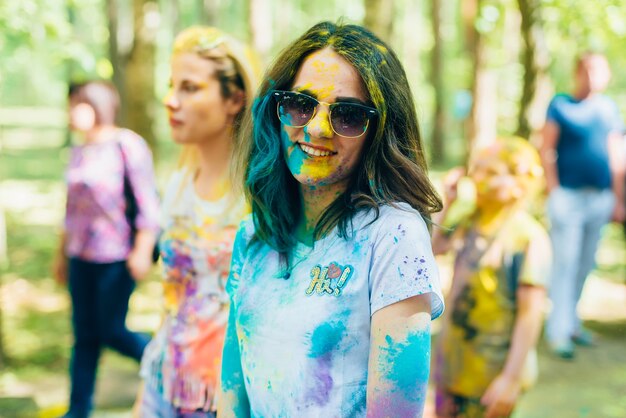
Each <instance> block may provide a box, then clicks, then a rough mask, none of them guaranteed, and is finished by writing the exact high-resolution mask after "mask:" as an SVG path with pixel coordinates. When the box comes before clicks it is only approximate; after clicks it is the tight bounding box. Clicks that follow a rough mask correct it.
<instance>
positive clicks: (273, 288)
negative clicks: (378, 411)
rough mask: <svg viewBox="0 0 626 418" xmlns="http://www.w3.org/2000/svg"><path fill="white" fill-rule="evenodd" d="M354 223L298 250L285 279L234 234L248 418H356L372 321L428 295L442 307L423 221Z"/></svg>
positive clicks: (411, 213)
mask: <svg viewBox="0 0 626 418" xmlns="http://www.w3.org/2000/svg"><path fill="white" fill-rule="evenodd" d="M372 219H373V211H370V213H369V214H366V213H362V214H359V215H357V216H356V217H355V218H354V220H353V226H354V231H355V233H354V234H352V235H349V236H350V238H349V239H347V240H346V239H342V238H340V237H339V236H338V233H337V230H336V229H335V231H333V232H332V233H331V234H329V235H328V236H327V237H325V238H324V239H322V240H319V241H317V242H316V244H315V247H314V248H310V247H307V246H305V245H298V246H297V247H296V249H295V251H294V252H295V254H294V259H293V261H292V269H291V272H290V274H289V277H288V278H285V277H286V276H287V274H286V272H285V267H284V266H283V265H282V263H280V262H279V255H278V253H277V252H276V251H274V250H272V249H270V248H269V247H268V246H267V245H261V244H253V245H252V246H250V247H248V242H249V241H250V238H251V237H252V235H253V232H254V227H253V223H252V221H251V220H248V221H246V222H245V223H244V224H243V226H242V227H241V229H240V230H239V233H238V236H237V238H236V240H235V247H234V249H233V264H232V266H231V276H230V279H229V282H228V284H227V291H228V292H229V294H230V296H231V299H232V305H231V309H234V310H235V311H234V314H235V321H236V331H237V335H238V340H239V349H240V352H241V363H242V370H243V374H244V379H245V386H246V391H247V394H248V398H249V401H250V407H251V412H252V416H257V417H278V416H281V417H296V416H297V417H338V416H341V417H361V416H365V396H366V386H367V364H368V356H369V350H370V323H371V315H373V314H374V313H375V312H376V311H377V310H379V309H382V308H384V307H385V306H388V305H391V304H393V303H395V302H399V301H401V300H404V299H407V298H410V297H413V296H416V295H420V294H426V293H430V295H431V304H432V312H431V316H432V318H433V319H434V318H436V317H438V316H439V315H440V314H441V313H442V311H443V297H442V295H441V288H440V284H439V278H438V271H437V266H436V264H435V260H434V257H433V253H432V249H431V242H430V236H429V233H428V230H427V228H426V224H425V222H424V220H423V219H422V217H421V216H420V215H419V214H418V213H417V212H416V211H415V210H413V209H412V208H411V207H410V206H409V205H407V204H398V207H397V208H394V207H391V206H383V207H381V208H380V216H379V217H378V219H377V220H376V221H375V222H373V223H371V221H372Z"/></svg>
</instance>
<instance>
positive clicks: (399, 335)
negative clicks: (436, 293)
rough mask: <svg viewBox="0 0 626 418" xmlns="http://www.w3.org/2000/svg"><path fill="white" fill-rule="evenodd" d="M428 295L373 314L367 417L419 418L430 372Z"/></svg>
mask: <svg viewBox="0 0 626 418" xmlns="http://www.w3.org/2000/svg"><path fill="white" fill-rule="evenodd" d="M430 312H431V309H430V294H424V295H419V296H414V297H412V298H409V299H405V300H403V301H400V302H397V303H394V304H392V305H389V306H386V307H384V308H382V309H380V310H379V311H377V312H375V313H374V315H373V316H372V324H371V336H370V341H371V342H370V355H369V365H368V378H367V416H368V417H370V418H375V417H387V416H392V417H421V416H422V413H423V411H424V405H425V402H426V389H427V385H428V376H429V373H430V321H431V313H430Z"/></svg>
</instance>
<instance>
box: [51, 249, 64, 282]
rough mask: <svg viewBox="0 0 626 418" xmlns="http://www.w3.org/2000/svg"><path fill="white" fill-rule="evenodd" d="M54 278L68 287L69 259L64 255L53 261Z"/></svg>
mask: <svg viewBox="0 0 626 418" xmlns="http://www.w3.org/2000/svg"><path fill="white" fill-rule="evenodd" d="M52 276H53V277H54V280H56V282H57V283H58V284H59V285H61V286H65V285H67V257H66V256H65V255H64V254H57V255H56V257H54V260H53V261H52Z"/></svg>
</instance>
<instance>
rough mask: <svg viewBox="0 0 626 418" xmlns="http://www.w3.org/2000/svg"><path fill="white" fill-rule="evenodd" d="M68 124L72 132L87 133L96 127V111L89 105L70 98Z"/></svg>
mask: <svg viewBox="0 0 626 418" xmlns="http://www.w3.org/2000/svg"><path fill="white" fill-rule="evenodd" d="M69 122H70V128H71V129H72V130H74V131H79V132H87V131H89V130H91V129H93V128H94V127H95V126H96V111H95V110H94V108H93V107H91V106H90V105H89V104H87V103H84V102H78V101H76V99H73V98H71V97H70V109H69Z"/></svg>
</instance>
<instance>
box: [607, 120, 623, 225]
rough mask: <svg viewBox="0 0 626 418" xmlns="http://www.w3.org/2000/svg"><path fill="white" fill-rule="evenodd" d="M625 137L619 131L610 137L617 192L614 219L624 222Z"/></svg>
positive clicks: (610, 153) (614, 189)
mask: <svg viewBox="0 0 626 418" xmlns="http://www.w3.org/2000/svg"><path fill="white" fill-rule="evenodd" d="M623 141H624V139H622V136H621V134H620V133H618V132H611V133H610V134H609V137H608V144H607V146H608V149H609V164H610V167H611V174H612V176H611V179H612V185H613V193H614V194H615V208H614V210H613V220H614V221H615V222H623V221H624V220H625V219H626V207H625V203H624V177H625V174H626V161H625V158H624V145H623Z"/></svg>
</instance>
